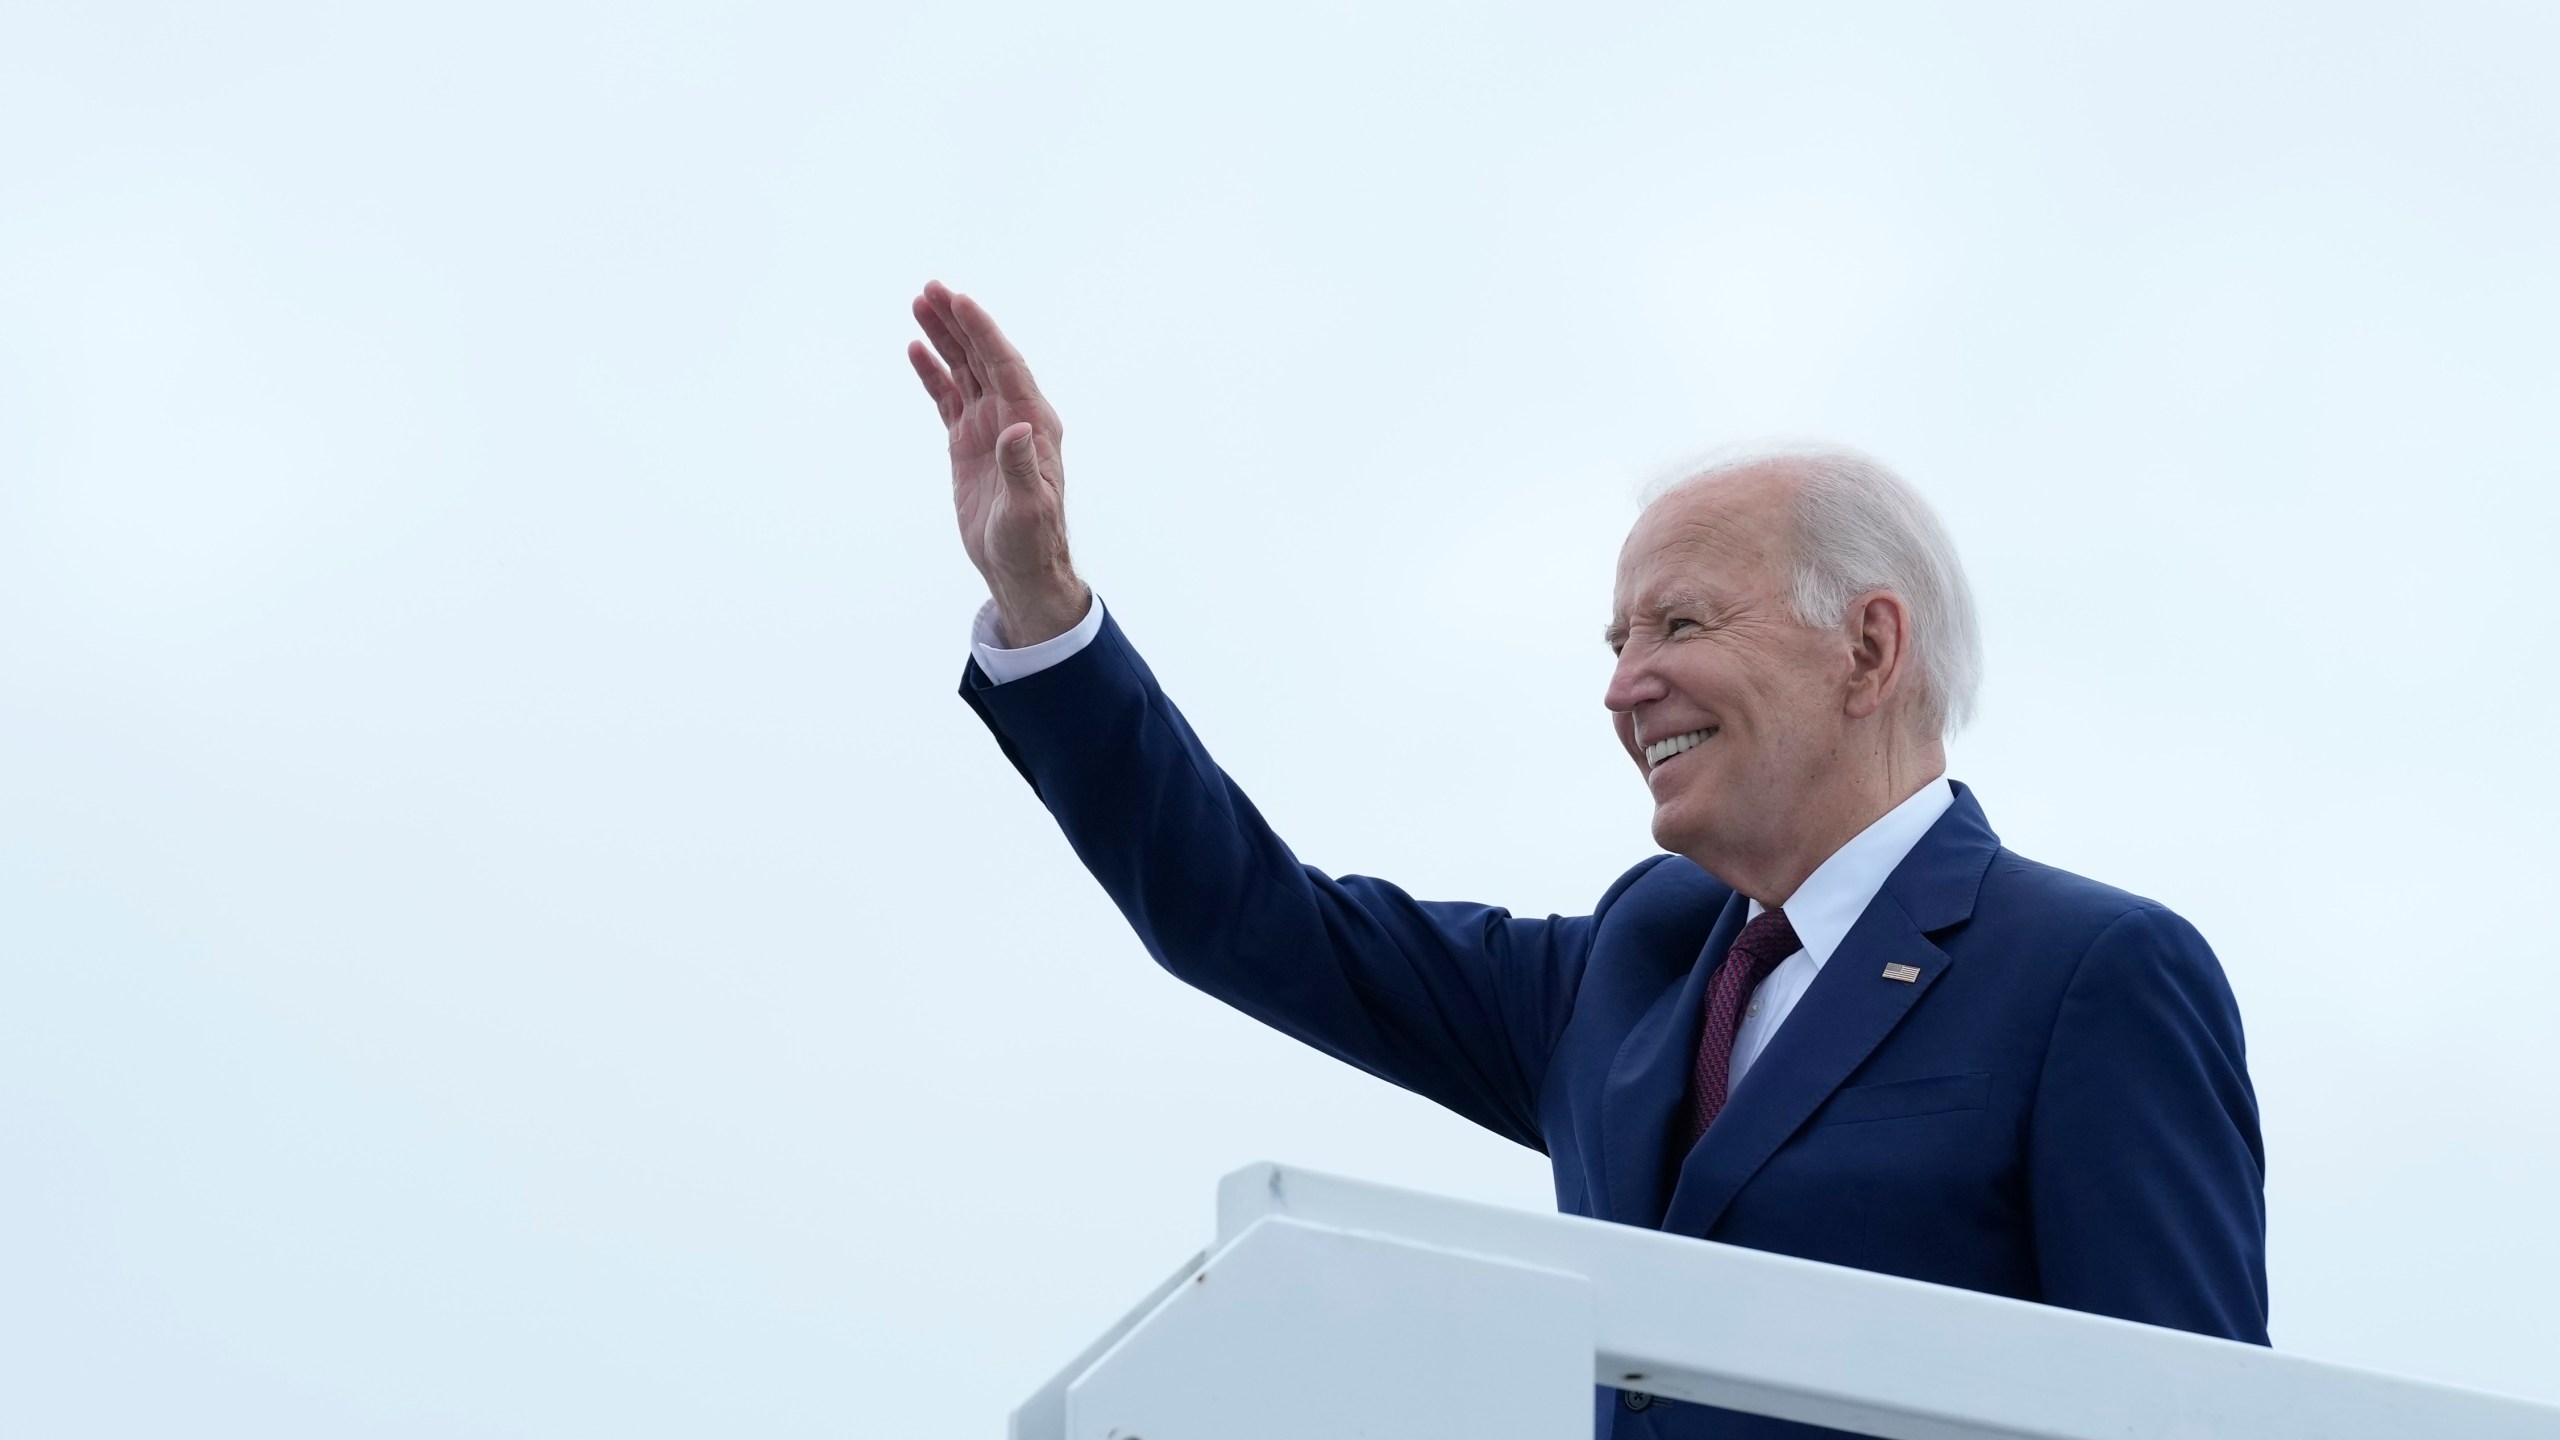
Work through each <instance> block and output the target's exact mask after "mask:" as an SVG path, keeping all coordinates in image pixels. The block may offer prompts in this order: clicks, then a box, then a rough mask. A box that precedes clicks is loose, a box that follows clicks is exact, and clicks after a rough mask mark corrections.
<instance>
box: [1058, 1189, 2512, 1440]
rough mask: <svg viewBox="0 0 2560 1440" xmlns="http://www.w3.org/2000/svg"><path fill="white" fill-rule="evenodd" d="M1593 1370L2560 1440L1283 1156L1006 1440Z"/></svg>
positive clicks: (1814, 1417)
mask: <svg viewBox="0 0 2560 1440" xmlns="http://www.w3.org/2000/svg"><path fill="white" fill-rule="evenodd" d="M1595 1381H1597V1382H1598V1383H1599V1384H1602V1385H1607V1386H1612V1387H1616V1388H1619V1389H1622V1390H1625V1391H1629V1392H1633V1393H1634V1394H1636V1395H1638V1396H1640V1397H1662V1398H1666V1399H1672V1400H1687V1401H1695V1402H1698V1403H1701V1404H1708V1405H1720V1406H1724V1407H1726V1408H1728V1409H1734V1410H1748V1411H1751V1412H1754V1413H1756V1414H1762V1415H1775V1416H1779V1417H1782V1418H1785V1419H1790V1420H1803V1421H1809V1422H1811V1423H1813V1424H1816V1425H1827V1426H1831V1427H1833V1428H1835V1429H1840V1430H1849V1431H1855V1432H1858V1433H1861V1434H1867V1435H1880V1436H1887V1437H1892V1440H1977V1437H2000V1440H2204V1437H2217V1440H2219V1437H2230V1440H2560V1407H2554V1406H2549V1405H2540V1404H2535V1403H2532V1402H2529V1401H2524V1400H2516V1399H2510V1398H2507V1397H2504V1396H2498V1395H2489V1394H2484V1393H2481V1392H2478V1391H2473V1390H2464V1389H2459V1388H2456V1387H2453V1386H2448V1385H2433V1384H2427V1383H2424V1382H2421V1381H2416V1380H2408V1379H2403V1378H2400V1377H2398V1376H2393V1375H2384V1374H2380V1373H2377V1372H2374V1371H2369V1370H2359V1369H2355V1368H2353V1367H2349V1366H2344V1365H2332V1364H2326V1363H2323V1362H2321V1361H2317V1360H2306V1359H2302V1358H2300V1357H2298V1356H2291V1355H2282V1354H2277V1353H2275V1352H2273V1351H2270V1350H2265V1349H2261V1348H2259V1347H2257V1346H2254V1345H2241V1344H2236V1343H2233V1342H2231V1341H2227V1340H2213V1339H2207V1338H2205V1337H2203V1336H2200V1335H2189V1334H2186V1333H2184V1332H2181V1331H2176V1330H2163V1329H2159V1328H2157V1327H2154V1326H2149V1325H2136V1324H2132V1323H2130V1322H2127V1321H2122V1320H2110V1319H2105V1318H2102V1317H2099V1316H2095V1315H2083V1314H2080V1313H2078V1312H2076V1311H2070V1310H2060V1309H2055V1308H2053V1307H2051V1306H2045V1305H2032V1304H2028V1303H2026V1302H2024V1301H2018V1300H2006V1299H2002V1298H1999V1297H1997V1296H1992V1295H1983V1294H1978V1293H1976V1292H1974V1291H1971V1290H1958V1289H1952V1288H1949V1287H1946V1286H1941V1285H1926V1284H1922V1283H1920V1282H1918V1281H1914V1280H1904V1279H1900V1278H1897V1277H1894V1276H1890V1275H1877V1274H1873V1273H1870V1272H1868V1271H1864V1270H1850V1269H1844V1268H1842V1267H1840V1266H1836V1265H1823V1264H1818V1263H1816V1262H1813V1261H1810V1260H1798V1259H1795V1258H1792V1257H1790V1256H1785V1255H1771V1254H1766V1253H1764V1252H1761V1251H1757V1250H1745V1249H1741V1248H1738V1247H1735V1246H1730V1245H1719V1244H1715V1243H1712V1242H1709V1241H1704V1240H1693V1239H1689V1238H1688V1237H1686V1236H1679V1235H1665V1234H1662V1233H1660V1232H1658V1231H1652V1230H1640V1229H1635V1228H1633V1227H1630V1226H1624V1225H1612V1224H1607V1223H1604V1222H1601V1221H1597V1220H1585V1219H1581V1218H1578V1217H1575V1216H1567V1215H1538V1214H1531V1213H1528V1212H1526V1211H1517V1210H1506V1209H1502V1208H1499V1207H1496V1206H1490V1205H1479V1204H1473V1203H1470V1202H1467V1201H1461V1200H1450V1199H1444V1198H1441V1197H1438V1196H1432V1195H1423V1194H1417V1193H1414V1192H1412V1191H1405V1190H1395V1189H1390V1188H1388V1187H1386V1186H1383V1185H1369V1184H1364V1183H1361V1182H1359V1181H1355V1180H1344V1179H1340V1178H1337V1177H1334V1176H1330V1175H1321V1174H1316V1173H1314V1172H1311V1171H1305V1170H1294V1169H1289V1168H1286V1167H1283V1166H1278V1165H1255V1166H1251V1167H1249V1168H1247V1169H1243V1170H1239V1171H1237V1172H1236V1173H1235V1174H1233V1175H1230V1176H1228V1177H1227V1178H1226V1179H1225V1181H1223V1182H1222V1183H1221V1184H1220V1185H1219V1187H1218V1236H1217V1243H1216V1244H1215V1245H1213V1246H1211V1247H1210V1249H1208V1250H1207V1251H1205V1252H1203V1253H1202V1254H1201V1255H1199V1256H1197V1257H1195V1258H1194V1259H1192V1260H1191V1261H1190V1263H1188V1264H1186V1265H1184V1266H1183V1267H1182V1269H1181V1270H1179V1271H1177V1272H1176V1273H1175V1274H1174V1276H1173V1277H1172V1278H1171V1279H1169V1280H1167V1281H1166V1282H1165V1283H1164V1284H1162V1285H1160V1286H1158V1287H1157V1288H1156V1290H1155V1292H1154V1293H1153V1294H1151V1295H1149V1296H1148V1297H1147V1298H1146V1300H1145V1301H1144V1302H1142V1303H1141V1304H1139V1306H1138V1307H1137V1308H1136V1309H1134V1310H1132V1311H1130V1312H1129V1314H1128V1315H1127V1317H1125V1318H1124V1319H1122V1320H1121V1321H1120V1322H1119V1323H1118V1324H1117V1325H1115V1326H1113V1327H1112V1328H1111V1329H1110V1330H1109V1331H1108V1332H1106V1333H1105V1334H1104V1335H1103V1336H1102V1337H1101V1338H1100V1339H1099V1340H1097V1341H1095V1342H1094V1344H1093V1345H1092V1346H1091V1347H1089V1348H1088V1349H1087V1350H1086V1351H1085V1353H1084V1354H1082V1355H1079V1356H1078V1357H1076V1360H1075V1362H1074V1363H1073V1364H1071V1365H1069V1366H1068V1367H1067V1368H1066V1370H1065V1371H1063V1372H1061V1373H1060V1374H1059V1375H1058V1377H1057V1378H1056V1379H1054V1380H1052V1381H1050V1382H1049V1383H1048V1384H1047V1385H1045V1386H1043V1387H1041V1389H1040V1390H1039V1391H1037V1392H1036V1393H1034V1394H1033V1395H1032V1396H1031V1398H1030V1399H1028V1400H1026V1401H1024V1402H1023V1404H1022V1406H1021V1408H1020V1409H1018V1410H1016V1411H1015V1412H1014V1415H1013V1437H1014V1440H1284V1437H1285V1440H1313V1437H1327V1440H1330V1437H1350V1436H1377V1437H1381V1440H1389V1437H1392V1440H1434V1437H1441V1436H1446V1437H1449V1440H1566V1437H1577V1436H1578V1437H1588V1436H1589V1435H1590V1434H1591V1429H1592V1414H1593V1408H1592V1389H1591V1387H1592V1385H1593V1383H1594V1382H1595ZM1636 1403H1638V1404H1640V1405H1641V1404H1646V1403H1649V1401H1647V1400H1644V1399H1639V1400H1638V1401H1637V1402H1636Z"/></svg>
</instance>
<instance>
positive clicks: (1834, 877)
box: [1746, 775, 1956, 970]
mask: <svg viewBox="0 0 2560 1440" xmlns="http://www.w3.org/2000/svg"><path fill="white" fill-rule="evenodd" d="M1955 803H1956V790H1955V786H1953V785H1951V784H1949V783H1948V782H1947V778H1946V777H1945V776H1943V775H1941V776H1939V777H1938V778H1937V779H1935V780H1932V781H1930V782H1929V783H1928V784H1926V785H1923V786H1921V787H1920V788H1919V789H1918V790H1917V791H1915V792H1914V793H1913V794H1912V796H1911V798H1910V799H1908V800H1905V801H1903V802H1902V803H1901V804H1899V805H1896V806H1894V807H1893V808H1892V809H1890V810H1887V811H1886V812H1884V814H1883V815H1882V816H1881V817H1880V818H1878V819H1877V820H1876V822H1875V823H1874V824H1872V825H1869V826H1868V827H1867V828H1866V829H1864V830H1861V831H1859V832H1858V833H1857V835H1856V836H1855V837H1853V838H1852V839H1851V840H1850V841H1849V843H1848V844H1846V845H1843V846H1841V847H1840V848H1839V849H1837V850H1834V851H1832V852H1831V858H1830V859H1828V860H1825V861H1823V862H1822V863H1821V864H1820V865H1818V866H1816V867H1814V872H1813V873H1812V874H1810V875H1807V876H1806V877H1804V883H1803V884H1802V885H1799V886H1797V887H1796V893H1795V894H1793V895H1791V896H1789V897H1788V898H1787V923H1788V924H1790V925H1793V926H1794V927H1795V932H1796V941H1797V943H1798V944H1800V945H1802V946H1803V947H1804V952H1805V953H1806V954H1807V955H1810V956H1812V957H1813V964H1814V968H1815V969H1817V970H1818V969H1821V968H1822V963H1823V962H1824V961H1826V960H1829V959H1830V958H1831V952H1832V951H1834V950H1837V949H1839V948H1840V942H1841V941H1843V940H1846V939H1848V938H1849V927H1850V926H1852V925H1855V924H1857V923H1858V917H1859V916H1861V915H1864V914H1865V913H1867V907H1868V906H1869V905H1871V904H1873V903H1875V898H1876V892H1877V891H1879V890H1882V889H1883V888H1884V882H1885V881H1886V880H1887V879H1888V878H1890V877H1891V876H1892V874H1893V871H1894V867H1895V866H1897V865H1900V864H1901V863H1902V860H1903V857H1904V856H1906V855H1909V854H1910V853H1911V851H1912V847H1914V846H1916V845H1918V844H1919V843H1920V837H1921V836H1923V835H1926V834H1928V833H1929V827H1930V826H1932V825H1935V824H1937V823H1938V817H1939V816H1941V815H1944V814H1946V813H1947V808H1948V807H1949V806H1951V805H1953V804H1955ZM1764 908H1766V907H1764V906H1763V905H1761V903H1760V902H1759V901H1757V900H1754V901H1752V902H1751V913H1750V915H1749V916H1748V917H1746V918H1748V919H1752V920H1757V919H1759V918H1760V912H1761V911H1762V910H1763V909H1764Z"/></svg>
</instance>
